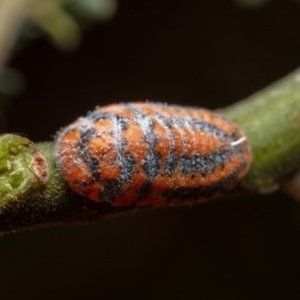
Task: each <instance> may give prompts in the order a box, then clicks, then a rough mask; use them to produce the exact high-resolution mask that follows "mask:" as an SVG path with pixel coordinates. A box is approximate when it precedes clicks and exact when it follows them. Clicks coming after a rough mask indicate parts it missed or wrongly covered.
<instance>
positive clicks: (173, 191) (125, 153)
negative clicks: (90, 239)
mask: <svg viewBox="0 0 300 300" xmlns="http://www.w3.org/2000/svg"><path fill="white" fill-rule="evenodd" d="M56 156H57V160H58V165H59V167H60V168H61V171H62V174H63V176H64V177H65V179H66V180H67V181H68V183H69V185H70V187H71V188H72V189H73V190H74V191H76V192H77V193H79V194H81V195H83V196H86V197H88V198H90V199H92V200H94V201H98V202H102V201H104V202H110V203H112V204H114V205H115V206H122V205H131V204H133V203H135V204H137V205H164V204H171V205H176V204H191V203H194V202H195V201H203V200H206V199H209V198H212V197H216V196H218V195H221V194H223V193H224V192H226V191H228V190H230V189H232V188H233V187H234V186H235V185H236V184H237V183H238V182H239V181H240V180H241V178H243V177H244V176H245V174H246V172H247V170H248V167H249V163H250V160H251V154H250V149H249V145H248V142H247V140H246V138H245V136H244V134H243V133H242V132H241V131H240V130H239V128H238V127H237V126H236V125H235V124H233V123H232V122H231V121H229V120H227V119H225V118H224V117H222V116H220V115H218V114H215V113H213V112H210V111H208V110H205V109H193V108H186V107H181V106H175V105H173V106H172V105H164V104H157V103H155V104H154V103H142V102H140V103H139V102H138V103H123V104H115V105H109V106H106V107H101V108H97V109H96V110H95V111H93V112H90V113H88V114H87V116H86V117H82V118H79V119H78V120H77V121H75V122H74V123H72V124H71V125H69V126H68V127H66V128H64V129H63V130H62V131H61V132H60V133H59V135H58V139H57V146H56Z"/></svg>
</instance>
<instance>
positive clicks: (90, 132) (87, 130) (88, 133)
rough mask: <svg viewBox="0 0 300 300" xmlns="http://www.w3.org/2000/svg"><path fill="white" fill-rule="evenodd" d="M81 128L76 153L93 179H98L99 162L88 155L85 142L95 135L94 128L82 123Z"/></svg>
mask: <svg viewBox="0 0 300 300" xmlns="http://www.w3.org/2000/svg"><path fill="white" fill-rule="evenodd" d="M81 130H82V131H81V134H80V138H79V143H78V145H77V151H78V155H79V157H80V158H81V159H82V161H83V162H84V163H85V165H86V166H87V168H88V170H89V172H90V173H91V175H92V177H93V181H98V180H99V179H100V177H101V176H100V172H99V162H98V160H97V159H96V158H95V157H91V156H90V155H89V153H88V146H87V143H88V142H89V141H90V140H91V139H92V138H94V137H95V129H94V128H92V127H88V126H85V125H84V126H81Z"/></svg>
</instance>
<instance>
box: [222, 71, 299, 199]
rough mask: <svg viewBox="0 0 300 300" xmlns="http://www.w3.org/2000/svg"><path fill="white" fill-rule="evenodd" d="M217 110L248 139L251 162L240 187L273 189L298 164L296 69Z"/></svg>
mask: <svg viewBox="0 0 300 300" xmlns="http://www.w3.org/2000/svg"><path fill="white" fill-rule="evenodd" d="M220 112H221V113H223V114H224V115H225V116H226V117H228V118H230V119H232V120H233V121H234V122H236V123H237V124H238V125H239V126H240V128H241V129H242V130H243V131H244V132H245V134H246V136H247V137H248V139H249V141H250V145H251V148H252V153H253V161H252V164H251V167H250V170H249V172H248V174H247V176H246V178H245V179H244V180H243V186H244V187H247V188H248V189H249V190H251V191H254V192H259V193H270V192H273V191H275V190H277V189H278V188H279V187H280V185H281V182H282V180H283V179H284V178H286V177H287V176H288V175H290V174H291V173H292V172H293V171H295V170H296V169H297V168H298V167H299V163H300V131H299V129H300V69H298V70H296V71H295V72H293V73H292V74H290V75H288V76H286V77H285V78H283V79H281V80H279V81H278V82H275V83H274V84H272V85H271V86H269V87H267V88H265V89H263V90H262V91H260V92H258V93H256V94H254V95H252V96H250V97H249V98H247V99H245V100H244V101H241V102H239V103H236V104H234V105H232V106H230V107H227V108H225V109H222V110H220Z"/></svg>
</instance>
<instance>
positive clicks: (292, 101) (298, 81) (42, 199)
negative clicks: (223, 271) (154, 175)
mask: <svg viewBox="0 0 300 300" xmlns="http://www.w3.org/2000/svg"><path fill="white" fill-rule="evenodd" d="M220 112H222V113H223V114H224V115H225V116H227V117H228V118H230V119H232V120H234V121H235V122H236V123H237V124H239V126H240V127H241V128H242V129H243V130H244V132H245V133H246V135H247V137H248V139H249V141H250V145H251V148H252V151H253V161H252V165H251V168H250V170H249V173H248V175H247V176H246V178H245V179H244V180H243V182H242V185H243V186H244V188H243V189H242V191H243V192H246V193H247V192H248V193H253V192H259V193H270V192H272V191H274V190H276V189H278V188H279V187H280V185H281V183H282V182H283V180H284V179H285V178H286V177H287V176H288V175H289V174H291V173H292V172H293V171H294V170H295V169H297V168H299V165H300V151H299V149H300V133H299V128H300V69H299V70H297V71H295V72H294V73H293V74H290V75H288V76H287V77H285V78H284V79H282V80H280V81H278V82H276V83H274V84H273V85H271V86H270V87H268V88H266V89H264V90H262V91H260V92H258V93H256V94H254V95H253V96H251V97H249V98H248V99H246V100H244V101H241V102H239V103H237V104H235V105H232V106H230V107H227V108H224V109H222V110H220ZM3 140H4V141H5V140H6V139H5V138H4V139H3ZM17 140H18V139H17ZM20 141H21V142H22V139H21V140H20ZM0 144H1V143H0ZM5 145H6V144H3V145H2V147H4V148H3V149H7V147H6V146H5ZM53 147H54V143H53V142H46V143H36V144H33V145H31V146H28V147H27V148H26V147H25V151H28V153H29V154H30V155H31V154H32V153H36V151H39V152H40V153H42V154H43V156H44V157H45V160H46V162H47V171H48V173H47V175H48V179H47V180H44V179H43V178H42V179H41V180H40V181H38V182H39V183H40V184H32V182H31V181H30V180H29V181H28V185H20V186H21V187H22V188H23V186H24V189H25V190H20V192H19V194H18V193H17V194H15V195H14V197H6V198H4V199H1V200H3V201H0V233H7V232H12V231H18V230H23V229H26V228H35V227H37V226H41V225H53V224H62V223H68V222H85V221H91V220H98V219H101V218H102V217H104V216H108V215H115V214H117V213H122V212H123V213H124V212H132V211H134V210H141V208H136V207H135V206H130V207H120V208H117V207H113V206H112V205H110V204H108V203H96V202H93V201H91V200H89V199H86V198H84V197H81V196H79V195H77V194H75V193H73V192H72V191H70V189H69V188H68V186H67V184H66V183H65V181H64V180H63V178H62V177H61V174H60V171H59V170H58V169H57V167H56V164H55V159H54V156H53ZM0 149H1V145H0ZM9 155H10V154H9ZM22 155H24V153H23V154H22ZM26 155H27V154H26ZM26 155H25V157H27V156H26ZM30 155H29V157H30ZM26 161H27V160H26V159H25V162H26ZM28 161H30V159H29V160H28ZM1 166H2V169H1ZM0 169H1V170H2V171H1V170H0V171H1V172H2V173H3V172H4V175H3V174H2V173H1V172H0V175H1V174H2V175H3V176H5V172H8V171H10V168H9V167H7V164H6V163H4V164H1V163H0ZM26 170H27V169H26ZM30 176H31V175H30ZM28 186H29V187H30V189H28ZM245 187H246V188H245ZM24 191H25V192H24ZM28 191H29V192H28ZM0 193H1V188H0ZM234 194H235V193H233V194H231V195H234Z"/></svg>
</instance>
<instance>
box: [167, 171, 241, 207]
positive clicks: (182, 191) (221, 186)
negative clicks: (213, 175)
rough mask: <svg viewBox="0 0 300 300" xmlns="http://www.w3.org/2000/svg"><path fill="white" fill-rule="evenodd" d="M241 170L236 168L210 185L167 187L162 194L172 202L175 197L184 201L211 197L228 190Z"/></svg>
mask: <svg viewBox="0 0 300 300" xmlns="http://www.w3.org/2000/svg"><path fill="white" fill-rule="evenodd" d="M239 172H240V170H234V171H233V172H232V173H231V175H229V176H228V177H226V178H223V179H221V180H219V181H217V182H214V183H212V184H211V185H209V186H199V187H183V186H179V187H177V188H175V189H166V190H164V191H163V192H162V196H163V197H166V199H167V202H168V203H171V202H172V200H173V199H180V201H181V202H184V200H186V199H189V198H191V199H199V198H202V197H205V198H210V197H212V196H214V195H215V194H216V193H219V192H225V191H227V189H228V187H229V186H231V185H232V184H234V183H235V182H236V180H237V179H238V177H239Z"/></svg>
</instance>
